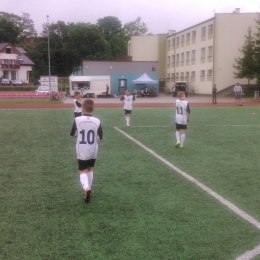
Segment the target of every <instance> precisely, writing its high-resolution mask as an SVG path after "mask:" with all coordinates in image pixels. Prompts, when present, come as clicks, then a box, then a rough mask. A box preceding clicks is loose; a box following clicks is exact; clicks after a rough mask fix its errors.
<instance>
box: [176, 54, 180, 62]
mask: <svg viewBox="0 0 260 260" xmlns="http://www.w3.org/2000/svg"><path fill="white" fill-rule="evenodd" d="M179 61H180V55H179V54H177V55H176V62H179Z"/></svg>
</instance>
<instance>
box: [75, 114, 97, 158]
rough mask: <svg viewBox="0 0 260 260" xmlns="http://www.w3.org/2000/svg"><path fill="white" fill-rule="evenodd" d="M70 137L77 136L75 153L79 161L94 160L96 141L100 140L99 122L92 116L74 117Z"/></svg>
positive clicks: (95, 156)
mask: <svg viewBox="0 0 260 260" xmlns="http://www.w3.org/2000/svg"><path fill="white" fill-rule="evenodd" d="M71 135H77V142H76V153H77V158H78V159H79V160H90V159H96V158H97V153H98V140H102V127H101V123H100V120H99V119H98V118H96V117H94V116H92V115H83V116H80V117H76V118H75V121H74V125H73V127H72V131H71Z"/></svg>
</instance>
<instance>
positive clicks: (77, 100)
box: [73, 91, 82, 117]
mask: <svg viewBox="0 0 260 260" xmlns="http://www.w3.org/2000/svg"><path fill="white" fill-rule="evenodd" d="M81 102H82V98H81V95H80V92H78V91H75V93H74V100H73V103H74V107H75V110H74V116H75V117H78V116H81V112H82V108H81Z"/></svg>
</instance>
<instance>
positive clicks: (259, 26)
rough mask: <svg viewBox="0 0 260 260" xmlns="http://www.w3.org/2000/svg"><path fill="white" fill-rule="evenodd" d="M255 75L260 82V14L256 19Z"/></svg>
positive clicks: (259, 82)
mask: <svg viewBox="0 0 260 260" xmlns="http://www.w3.org/2000/svg"><path fill="white" fill-rule="evenodd" d="M254 57H255V66H256V67H255V76H256V78H257V83H258V84H260V14H258V19H256V33H255V55H254Z"/></svg>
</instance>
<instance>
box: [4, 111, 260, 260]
mask: <svg viewBox="0 0 260 260" xmlns="http://www.w3.org/2000/svg"><path fill="white" fill-rule="evenodd" d="M253 112H255V113H256V115H252V113H253ZM95 115H96V116H97V117H99V118H100V119H101V120H102V126H103V129H104V141H102V142H101V143H100V152H99V157H98V160H97V164H96V166H95V169H94V184H93V197H92V200H91V202H90V203H89V204H85V203H84V195H83V191H82V188H81V186H80V184H79V180H78V173H77V163H76V158H75V140H74V139H73V138H72V137H70V136H69V132H70V129H71V125H72V122H73V111H72V110H71V109H58V110H56V109H44V110H32V109H30V110H0V130H1V137H0V144H1V150H0V158H1V173H0V185H1V189H0V198H1V207H0V234H1V236H0V247H1V250H0V259H19V260H21V259H26V260H27V259H33V260H35V259H133V258H135V259H149V260H150V259H200V260H202V259H205V260H208V259H235V257H237V256H239V255H241V254H242V253H244V252H246V251H248V250H252V249H253V248H254V247H255V246H257V245H259V244H260V236H259V235H260V231H259V230H257V229H256V228H255V227H254V226H252V225H250V224H248V223H247V222H246V221H244V220H242V219H241V218H240V217H238V216H236V215H235V214H234V213H233V212H231V211H230V210H228V209H227V208H225V207H224V206H223V205H221V204H220V203H219V202H217V201H215V200H214V199H213V198H211V197H210V196H209V195H207V194H206V193H205V192H203V191H201V190H200V189H199V188H197V187H196V186H195V185H193V184H192V183H190V182H189V181H187V180H185V179H184V178H183V177H181V176H179V175H178V174H177V173H175V172H174V171H173V170H172V169H170V168H169V167H167V166H165V165H163V163H162V162H160V161H159V160H157V159H155V158H153V157H152V156H151V155H150V154H148V153H147V152H146V151H144V150H143V149H142V148H140V147H138V146H137V145H136V144H134V143H133V142H132V141H130V140H128V139H127V138H126V137H124V136H123V135H122V134H121V133H119V132H118V131H116V130H115V129H114V128H113V127H114V126H118V127H120V129H122V130H124V131H125V132H127V133H128V134H129V135H131V136H132V137H134V138H136V139H137V140H139V141H140V142H142V143H143V144H145V145H146V146H148V147H149V148H150V149H153V150H154V151H155V152H156V153H158V154H159V155H161V156H162V157H164V158H165V159H166V160H168V161H170V162H171V163H172V164H174V165H176V166H177V167H179V168H180V169H182V170H183V171H185V172H187V173H189V174H190V175H192V176H193V177H195V178H197V179H198V180H199V181H201V182H202V183H204V184H205V185H207V186H208V187H209V188H211V189H213V190H214V191H215V192H217V193H219V194H220V195H222V196H223V197H224V198H226V199H228V200H230V201H231V202H232V203H234V204H235V205H237V206H238V207H240V208H241V209H242V210H244V211H246V212H247V213H249V214H251V215H252V216H253V217H255V218H256V219H258V220H259V219H260V208H259V203H258V201H259V187H260V179H259V176H258V175H259V174H258V173H259V168H260V163H259V154H258V150H259V149H258V148H259V138H260V136H259V135H260V132H259V128H260V126H259V115H260V110H259V108H258V107H257V108H256V107H250V108H249V107H232V108H192V114H191V123H190V124H189V128H188V131H187V138H186V142H185V147H184V148H183V149H176V148H174V144H175V134H174V124H173V109H171V108H160V109H159V108H149V109H147V108H140V109H137V108H136V109H134V110H133V116H132V120H131V126H132V127H130V128H126V127H125V121H124V116H123V110H122V109H96V110H95ZM211 125H258V126H248V127H246V126H237V127H235V126H211ZM134 126H138V127H134ZM140 126H142V127H140ZM163 126H166V127H163Z"/></svg>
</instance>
